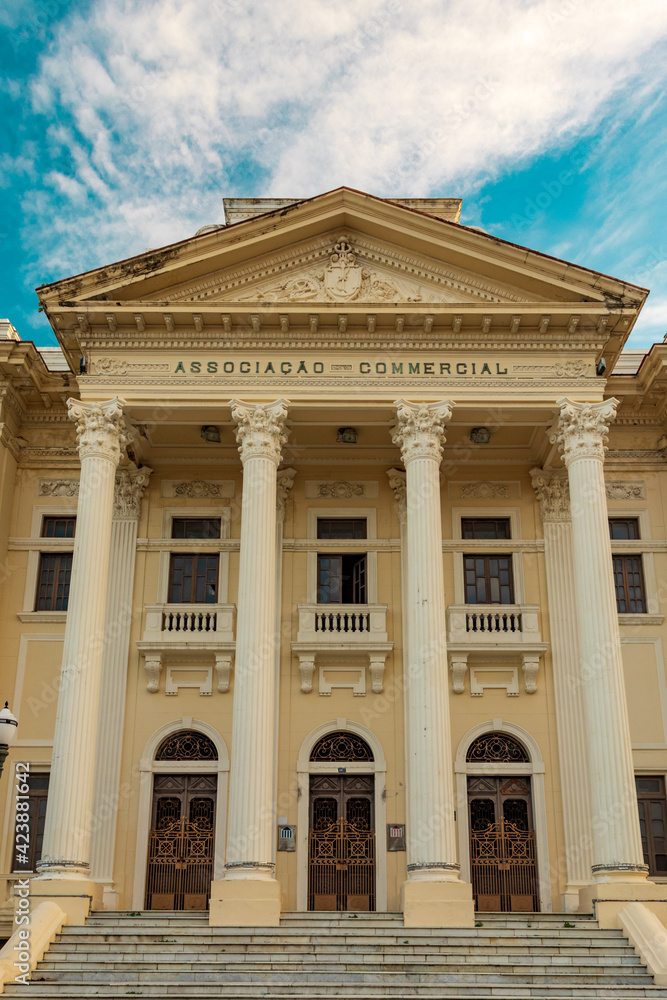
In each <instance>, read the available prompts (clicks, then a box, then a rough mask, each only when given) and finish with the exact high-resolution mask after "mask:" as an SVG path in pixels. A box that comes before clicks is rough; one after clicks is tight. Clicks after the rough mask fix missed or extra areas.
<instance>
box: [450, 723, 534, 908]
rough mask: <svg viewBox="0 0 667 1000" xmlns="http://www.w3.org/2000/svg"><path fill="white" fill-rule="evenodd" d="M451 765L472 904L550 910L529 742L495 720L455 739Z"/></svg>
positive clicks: (464, 870)
mask: <svg viewBox="0 0 667 1000" xmlns="http://www.w3.org/2000/svg"><path fill="white" fill-rule="evenodd" d="M455 770H456V772H457V774H456V777H457V798H458V816H459V823H458V826H459V850H460V857H461V877H462V878H464V879H466V880H469V881H470V882H471V883H472V887H473V896H474V899H475V906H476V908H477V910H478V911H482V912H483V911H487V912H488V911H491V912H494V911H495V912H535V911H539V910H542V911H549V910H551V892H550V883H549V877H548V872H549V866H548V845H547V829H546V805H545V798H544V764H543V762H542V759H541V755H540V751H539V747H538V746H537V743H536V742H535V740H534V739H533V738H532V737H531V736H529V734H528V733H526V732H525V731H524V730H522V729H521V728H520V727H518V726H515V725H513V724H511V723H505V722H503V721H502V720H501V719H494V720H493V721H492V722H491V723H487V724H484V725H481V726H476V727H475V729H473V730H471V731H470V732H469V733H468V734H466V736H465V737H464V738H463V740H461V743H460V744H459V748H458V752H457V756H456V762H455ZM541 873H544V874H543V875H542V877H540V875H541Z"/></svg>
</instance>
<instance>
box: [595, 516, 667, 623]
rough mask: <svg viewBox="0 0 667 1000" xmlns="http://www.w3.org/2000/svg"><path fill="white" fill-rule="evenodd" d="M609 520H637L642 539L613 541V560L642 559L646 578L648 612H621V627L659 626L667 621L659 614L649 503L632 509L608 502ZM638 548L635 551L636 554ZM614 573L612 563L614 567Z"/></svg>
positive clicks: (611, 540) (611, 542) (611, 541)
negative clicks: (635, 557)
mask: <svg viewBox="0 0 667 1000" xmlns="http://www.w3.org/2000/svg"><path fill="white" fill-rule="evenodd" d="M607 516H608V518H621V519H623V520H625V519H627V518H636V519H638V520H639V539H632V540H631V541H618V540H616V539H610V545H611V552H612V556H616V555H634V556H636V555H641V557H642V571H643V575H644V604H645V608H646V610H645V611H642V612H633V611H628V612H625V611H621V612H618V620H619V625H658V624H661V623H662V621H664V615H662V614H661V613H660V604H659V602H658V586H657V577H656V572H655V558H654V553H653V552H651V551H648V549H649V547H650V545H651V542H652V541H653V537H652V533H651V521H650V518H649V513H648V508H647V507H646V502H645V501H644V502H643V506H634V507H633V506H630V505H629V504H628V502H627V500H626V501H624V500H609V499H607ZM635 546H636V550H635ZM612 572H613V563H612Z"/></svg>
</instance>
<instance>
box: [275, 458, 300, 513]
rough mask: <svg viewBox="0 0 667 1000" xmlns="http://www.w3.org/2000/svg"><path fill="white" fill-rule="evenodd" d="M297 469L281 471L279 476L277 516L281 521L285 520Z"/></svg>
mask: <svg viewBox="0 0 667 1000" xmlns="http://www.w3.org/2000/svg"><path fill="white" fill-rule="evenodd" d="M295 476H296V469H280V470H279V472H278V476H277V490H276V514H277V515H278V520H279V521H284V520H285V501H286V500H287V497H288V496H289V493H290V490H291V489H292V487H293V486H294V477H295Z"/></svg>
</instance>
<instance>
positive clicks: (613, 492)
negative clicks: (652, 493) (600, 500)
mask: <svg viewBox="0 0 667 1000" xmlns="http://www.w3.org/2000/svg"><path fill="white" fill-rule="evenodd" d="M605 492H606V494H607V500H646V486H645V485H644V483H623V482H613V483H611V482H609V483H605Z"/></svg>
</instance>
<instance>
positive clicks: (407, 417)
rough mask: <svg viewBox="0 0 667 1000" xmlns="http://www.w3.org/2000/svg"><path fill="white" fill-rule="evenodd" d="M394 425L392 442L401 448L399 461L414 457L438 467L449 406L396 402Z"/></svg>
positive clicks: (409, 460)
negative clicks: (435, 463)
mask: <svg viewBox="0 0 667 1000" xmlns="http://www.w3.org/2000/svg"><path fill="white" fill-rule="evenodd" d="M394 405H395V406H396V415H397V418H398V419H397V422H396V426H395V427H394V430H393V434H392V438H391V439H392V441H393V442H394V444H396V445H398V447H399V448H400V449H401V455H402V457H403V462H404V463H405V464H406V465H407V464H408V462H412V461H414V459H416V458H432V459H434V461H436V462H437V463H438V465H439V464H440V461H441V459H442V446H443V444H444V441H445V428H446V426H447V423H448V421H449V420H450V419H451V416H452V405H453V404H452V403H451V402H449V400H446V399H445V400H442V401H441V402H439V403H410V402H408V401H407V400H406V399H397V400H396V402H395V404H394Z"/></svg>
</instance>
